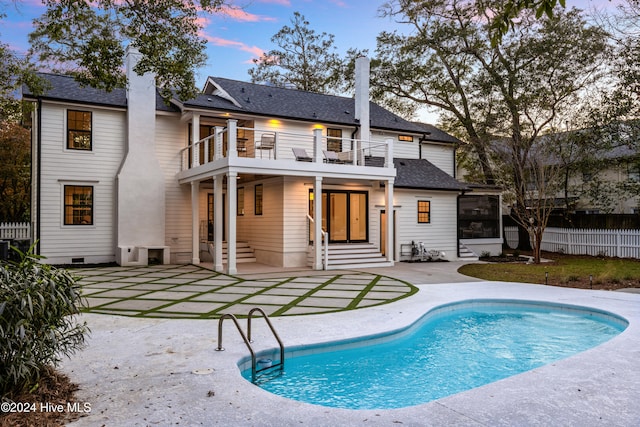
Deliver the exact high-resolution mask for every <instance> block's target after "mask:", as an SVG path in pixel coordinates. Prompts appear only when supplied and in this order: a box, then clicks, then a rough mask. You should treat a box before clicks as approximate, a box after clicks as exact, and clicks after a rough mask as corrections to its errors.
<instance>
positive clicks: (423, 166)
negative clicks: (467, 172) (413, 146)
mask: <svg viewBox="0 0 640 427" xmlns="http://www.w3.org/2000/svg"><path fill="white" fill-rule="evenodd" d="M393 164H394V165H395V167H396V179H395V182H394V187H396V188H413V189H423V190H444V191H467V190H469V187H467V186H466V185H465V184H463V183H461V182H459V181H457V180H456V179H455V178H453V177H452V176H451V175H449V174H447V173H446V172H444V171H443V170H441V169H438V168H437V167H436V166H435V165H434V164H433V163H431V162H430V161H428V160H426V159H393Z"/></svg>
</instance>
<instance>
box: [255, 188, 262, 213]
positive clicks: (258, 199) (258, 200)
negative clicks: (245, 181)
mask: <svg viewBox="0 0 640 427" xmlns="http://www.w3.org/2000/svg"><path fill="white" fill-rule="evenodd" d="M254 209H255V214H256V215H262V184H258V185H256V189H255V200H254Z"/></svg>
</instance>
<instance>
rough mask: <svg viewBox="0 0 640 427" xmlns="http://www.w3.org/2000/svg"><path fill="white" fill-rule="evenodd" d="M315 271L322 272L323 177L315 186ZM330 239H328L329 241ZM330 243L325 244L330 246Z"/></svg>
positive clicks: (317, 180)
mask: <svg viewBox="0 0 640 427" xmlns="http://www.w3.org/2000/svg"><path fill="white" fill-rule="evenodd" d="M313 220H314V221H313V226H314V227H313V242H314V245H313V269H314V270H322V177H321V176H316V181H315V183H314V184H313ZM328 239H329V237H327V240H328ZM328 243H329V242H328V241H327V242H325V244H328Z"/></svg>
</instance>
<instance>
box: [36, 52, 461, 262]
mask: <svg viewBox="0 0 640 427" xmlns="http://www.w3.org/2000/svg"><path fill="white" fill-rule="evenodd" d="M138 55H139V54H138V53H136V52H135V51H133V52H129V54H128V58H127V70H128V71H127V75H128V76H127V77H128V81H129V83H128V87H127V88H126V89H119V90H114V91H113V92H110V93H107V92H104V91H102V90H97V89H93V88H89V87H82V86H80V85H79V84H78V83H77V82H75V81H74V80H73V79H72V78H70V77H66V76H60V75H44V77H45V78H46V79H47V80H48V81H49V84H50V87H49V88H48V90H47V91H46V93H45V94H43V95H41V96H34V95H32V94H30V93H29V92H28V91H26V90H25V93H24V98H25V99H26V100H31V101H33V102H34V103H36V104H37V105H36V108H35V112H34V114H33V156H34V173H33V181H34V191H33V195H34V196H33V197H34V201H33V223H34V224H33V225H34V230H35V236H34V237H35V238H36V239H38V250H39V253H40V254H42V255H44V256H46V257H47V261H48V262H51V263H61V264H71V263H74V264H75V263H78V264H83V263H103V262H113V261H116V262H117V263H118V264H120V265H145V264H147V263H148V262H150V261H156V262H163V263H194V264H199V263H200V262H204V261H208V262H213V266H214V268H215V269H216V270H217V271H226V272H228V273H231V274H233V273H235V272H236V271H237V264H238V262H242V261H246V260H251V261H256V262H258V263H263V264H267V265H273V266H280V267H312V268H314V269H322V268H353V267H357V266H374V265H393V263H394V261H398V260H400V259H401V252H402V248H403V247H406V245H407V244H410V243H411V242H412V241H413V242H423V245H424V247H426V248H429V249H435V250H438V251H443V252H444V253H445V254H446V258H447V259H450V260H452V259H456V258H457V254H458V236H457V234H458V227H457V203H458V196H460V195H461V194H463V193H464V192H465V191H467V190H468V187H467V186H466V185H464V184H462V183H460V182H458V181H457V180H456V179H455V178H454V171H455V160H454V143H455V142H456V140H455V139H454V138H453V137H451V136H450V135H447V134H446V133H444V132H442V131H440V130H438V129H437V128H435V127H433V126H430V125H424V124H416V123H412V122H409V121H406V120H404V119H402V118H401V117H399V116H397V115H395V114H393V113H391V112H390V111H388V110H385V109H383V108H381V107H380V106H378V105H376V104H374V103H372V102H370V101H369V93H368V85H369V72H368V71H369V70H368V68H369V63H368V60H367V59H366V58H361V59H359V60H358V66H357V71H356V72H357V76H356V77H357V78H356V80H357V81H356V86H357V88H356V94H355V97H354V98H347V97H338V96H330V95H323V94H317V93H310V92H304V91H299V90H293V89H284V88H277V87H272V86H265V85H257V84H252V83H247V82H241V81H235V80H229V79H224V78H214V77H210V78H209V79H208V80H207V82H206V85H205V87H204V90H203V91H202V93H201V94H200V95H198V96H197V97H196V98H195V99H191V100H188V101H178V100H172V101H171V102H169V103H165V102H164V101H163V100H162V99H161V98H160V97H159V96H158V93H157V90H156V87H155V83H154V78H153V76H152V75H144V76H139V75H137V74H136V73H135V72H133V71H132V68H133V66H134V64H135V62H136V60H137V57H138ZM390 212H392V213H393V215H389V213H390ZM316 243H318V244H316ZM247 254H248V255H247Z"/></svg>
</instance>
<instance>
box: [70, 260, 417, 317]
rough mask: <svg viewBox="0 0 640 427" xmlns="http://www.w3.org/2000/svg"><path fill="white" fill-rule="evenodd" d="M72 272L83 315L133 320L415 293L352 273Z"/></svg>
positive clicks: (290, 308) (325, 308)
mask: <svg viewBox="0 0 640 427" xmlns="http://www.w3.org/2000/svg"><path fill="white" fill-rule="evenodd" d="M74 273H75V274H76V275H77V276H80V277H81V280H80V281H79V284H80V285H81V286H82V293H83V296H84V297H85V298H86V301H87V304H88V308H87V309H86V310H87V311H88V312H92V313H101V314H117V315H123V316H134V317H155V318H163V317H166V318H169V317H170V318H188V319H193V318H200V319H211V318H216V317H219V316H220V315H222V314H223V313H231V314H234V315H236V316H239V317H241V316H243V315H246V314H247V312H248V311H249V310H250V309H251V308H252V307H254V306H260V307H261V308H263V309H264V310H265V311H266V312H267V313H268V314H269V315H270V316H291V315H299V314H314V313H328V312H335V311H344V310H354V309H359V308H364V307H371V306H376V305H381V304H387V303H390V302H393V301H397V300H399V299H402V298H406V297H408V296H411V295H413V294H414V293H416V292H417V290H418V289H417V288H416V287H415V286H413V285H411V284H410V283H407V282H404V281H402V280H399V279H394V278H391V277H385V276H382V275H378V274H373V273H365V272H362V273H358V272H356V273H354V272H352V271H344V272H343V271H336V272H326V274H321V275H318V274H314V275H308V276H306V275H304V274H309V273H308V272H297V273H296V274H295V275H293V276H292V275H289V274H288V273H282V276H283V277H282V278H273V277H271V278H265V279H255V278H251V279H245V278H242V277H237V276H229V275H225V274H221V273H217V272H214V271H211V270H207V269H205V268H202V267H198V266H193V265H188V266H184V265H180V266H178V265H158V266H151V267H103V268H86V269H78V270H74ZM299 274H302V275H299Z"/></svg>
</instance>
